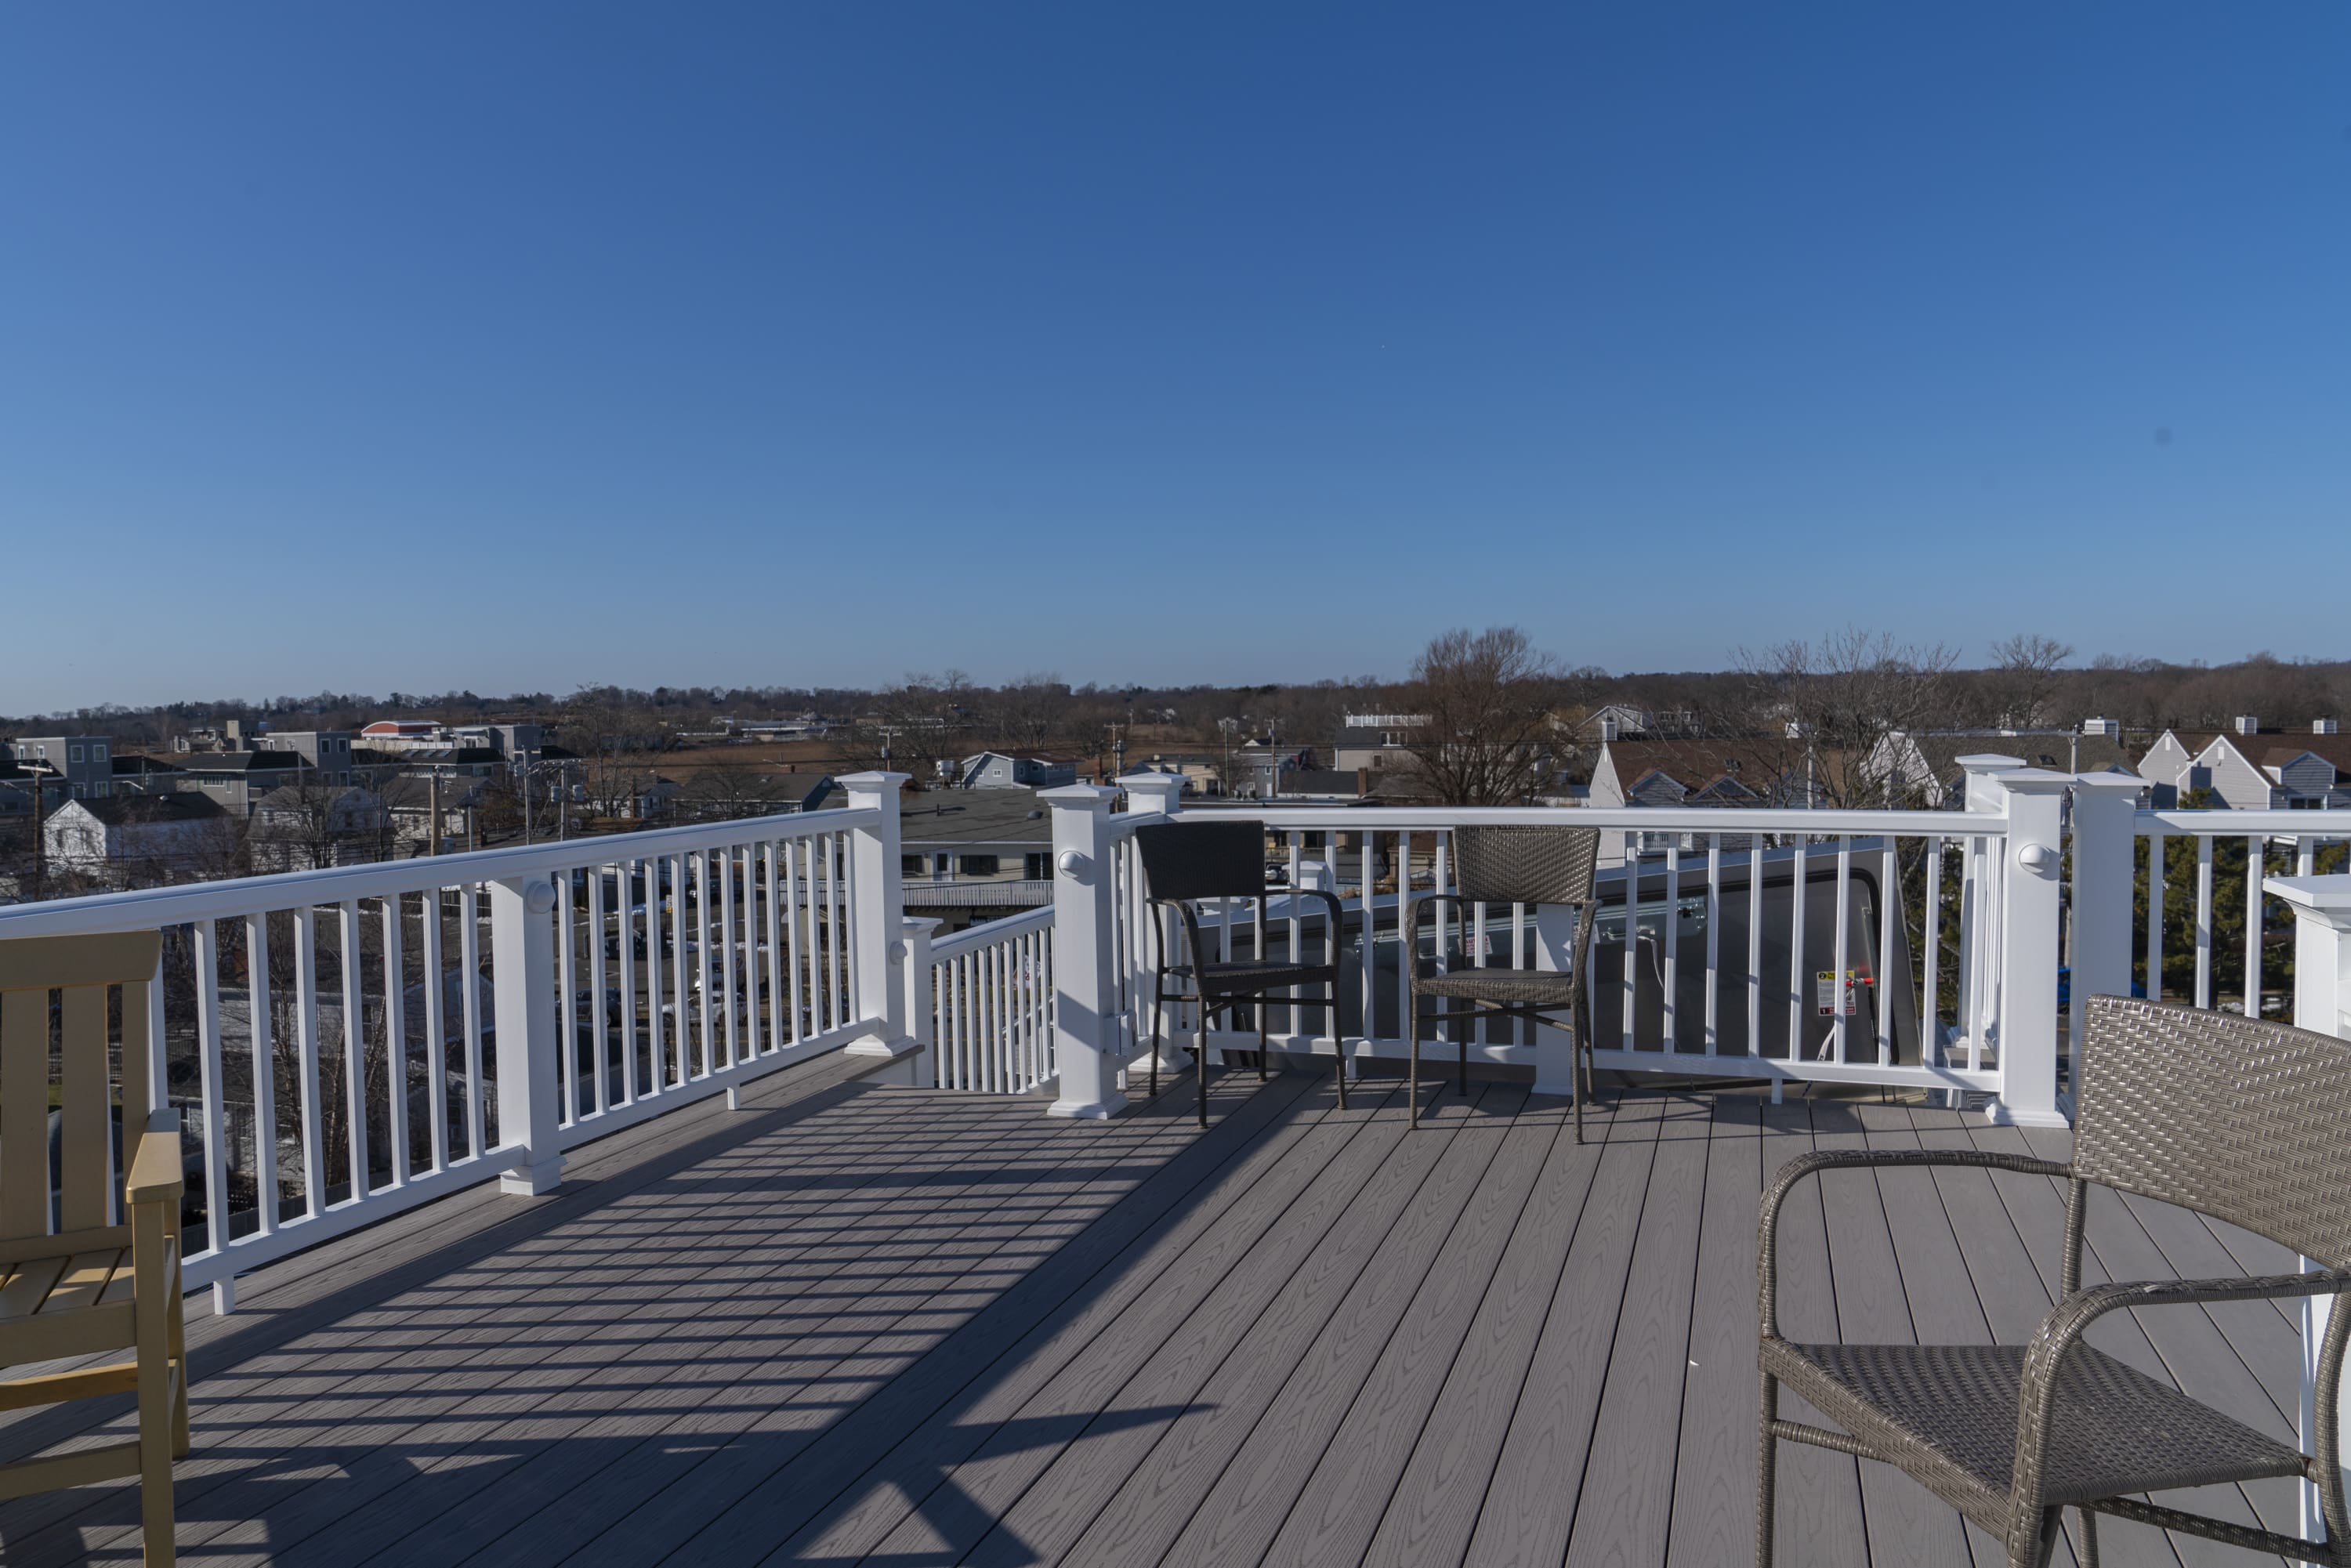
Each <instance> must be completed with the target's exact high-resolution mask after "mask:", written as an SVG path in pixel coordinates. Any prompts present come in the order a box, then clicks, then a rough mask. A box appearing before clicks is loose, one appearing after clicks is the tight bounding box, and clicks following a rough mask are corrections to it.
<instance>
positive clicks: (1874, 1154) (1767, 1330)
mask: <svg viewBox="0 0 2351 1568" xmlns="http://www.w3.org/2000/svg"><path fill="white" fill-rule="evenodd" d="M1854 1166H1979V1167H1982V1168H1988V1169H1991V1170H2002V1171H2015V1172H2017V1173H2018V1174H2020V1175H2022V1176H2072V1175H2073V1174H2074V1170H2073V1167H2072V1166H2063V1165H2059V1164H2057V1163H2056V1162H2055V1161H2053V1160H2036V1159H2034V1158H2032V1156H2030V1155H2002V1154H1995V1153H1992V1152H1991V1151H1989V1150H1984V1149H1823V1150H1818V1151H1815V1152H1814V1153H1813V1154H1809V1155H1797V1156H1796V1157H1795V1158H1794V1159H1792V1160H1790V1161H1789V1162H1788V1163H1787V1164H1786V1165H1784V1166H1781V1167H1780V1174H1779V1175H1778V1176H1774V1177H1773V1178H1772V1179H1771V1186H1769V1187H1767V1188H1765V1189H1764V1193H1763V1204H1762V1207H1761V1211H1760V1212H1759V1214H1758V1215H1757V1218H1756V1229H1757V1234H1756V1253H1755V1256H1756V1263H1757V1269H1756V1275H1757V1279H1758V1281H1759V1285H1758V1295H1759V1297H1760V1300H1759V1301H1758V1302H1757V1306H1756V1316H1757V1319H1758V1321H1759V1322H1761V1325H1762V1332H1763V1334H1764V1336H1765V1337H1766V1338H1776V1337H1777V1336H1778V1334H1779V1333H1780V1308H1779V1291H1778V1285H1779V1280H1780V1260H1779V1247H1780V1206H1781V1205H1782V1204H1783V1203H1785V1202H1787V1200H1788V1194H1789V1193H1790V1192H1792V1191H1793V1190H1794V1188H1795V1186H1796V1184H1797V1183H1799V1182H1801V1181H1802V1180H1803V1179H1804V1178H1805V1177H1806V1176H1817V1175H1819V1174H1820V1173H1821V1172H1823V1171H1825V1170H1840V1169H1847V1168H1851V1167H1854Z"/></svg>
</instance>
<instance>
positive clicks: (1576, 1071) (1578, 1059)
mask: <svg viewBox="0 0 2351 1568" xmlns="http://www.w3.org/2000/svg"><path fill="white" fill-rule="evenodd" d="M1568 1049H1569V1050H1571V1051H1575V1056H1574V1058H1573V1061H1574V1065H1573V1067H1571V1068H1570V1069H1569V1070H1568V1074H1567V1078H1568V1086H1569V1087H1570V1088H1572V1089H1573V1090H1574V1091H1575V1141H1576V1142H1577V1143H1579V1144H1580V1143H1582V1142H1583V1102H1584V1098H1585V1096H1586V1095H1587V1094H1589V1092H1591V1084H1590V1083H1589V1082H1586V1081H1585V1080H1584V1078H1583V1051H1581V1050H1579V1049H1577V1048H1576V1047H1575V1046H1574V1045H1573V1043H1572V1042H1571V1044H1570V1045H1569V1047H1568Z"/></svg>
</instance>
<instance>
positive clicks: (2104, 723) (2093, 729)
mask: <svg viewBox="0 0 2351 1568" xmlns="http://www.w3.org/2000/svg"><path fill="white" fill-rule="evenodd" d="M2082 733H2083V734H2084V735H2102V736H2105V737H2106V738H2107V739H2109V740H2116V739H2120V738H2121V737H2122V733H2123V721H2122V720H2120V719H2118V718H2085V719H2084V720H2083V721H2082Z"/></svg>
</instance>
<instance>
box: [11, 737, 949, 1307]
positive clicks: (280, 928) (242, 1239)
mask: <svg viewBox="0 0 2351 1568" xmlns="http://www.w3.org/2000/svg"><path fill="white" fill-rule="evenodd" d="M845 782H847V783H848V784H849V785H850V787H851V789H852V797H851V798H852V805H851V806H850V807H848V808H845V809H842V810H831V811H820V812H812V813H807V814H801V815H792V816H783V817H767V818H758V819H753V820H749V821H735V822H724V823H711V824H696V825H693V826H689V827H681V828H671V829H664V830H659V831H652V832H644V833H633V834H625V835H620V836H616V837H611V838H603V839H591V840H574V841H568V842H561V843H552V844H539V845H534V846H528V847H519V848H507V849H497V850H486V851H479V852H472V853H466V854H455V855H444V856H437V857H427V858H421V859H417V860H411V861H402V862H390V863H385V864H378V865H368V866H357V867H347V868H336V869H329V870H319V871H308V872H293V873H284V874H280V875H274V876H261V877H247V878H241V879H236V880H233V881H225V882H215V883H195V884H191V885H184V886H178V887H169V888H158V889H150V890H143V891H139V892H132V893H121V894H99V895H96V896H93V897H88V898H76V899H67V900H57V901H51V902H46V903H37V904H19V905H13V906H8V907H5V908H0V939H7V938H12V937H19V936H70V935H76V934H87V933H95V932H103V931H120V930H161V931H162V933H163V937H164V941H163V956H162V961H161V964H160V965H159V968H158V973H157V976H156V981H155V983H154V984H153V985H152V986H151V987H150V988H149V997H150V1001H149V1009H150V1019H149V1028H148V1030H146V1038H147V1040H148V1041H149V1050H150V1051H151V1053H152V1061H151V1062H150V1064H149V1065H150V1071H152V1074H153V1076H154V1078H155V1080H156V1081H157V1082H162V1083H163V1084H164V1085H165V1090H166V1093H167V1095H168V1097H169V1099H170V1101H171V1103H173V1104H174V1105H176V1106H178V1107H180V1108H181V1109H183V1111H184V1112H185V1113H186V1115H185V1119H184V1122H183V1125H184V1126H185V1128H186V1129H187V1133H186V1136H187V1138H188V1140H189V1163H190V1176H191V1180H190V1183H189V1188H190V1198H189V1205H190V1210H191V1212H190V1215H189V1219H188V1224H189V1237H190V1253H189V1257H188V1260H187V1265H186V1277H187V1280H188V1282H189V1283H190V1285H191V1286H193V1285H197V1284H203V1283H205V1282H214V1283H216V1284H218V1285H220V1286H222V1287H223V1288H222V1290H221V1292H220V1293H221V1296H222V1300H223V1301H224V1304H225V1303H226V1301H227V1300H228V1297H229V1292H228V1291H227V1290H226V1288H225V1287H226V1284H227V1282H228V1281H232V1280H233V1279H234V1277H235V1275H236V1274H238V1273H240V1272H244V1271H246V1270H251V1269H254V1268H256V1267H257V1266H259V1265H260V1264H262V1263H265V1262H267V1261H269V1260H272V1259H274V1258H277V1257H281V1256H283V1255H285V1254H286V1253H287V1252H290V1251H293V1250H295V1249H298V1248H301V1247H305V1246H308V1245H310V1244H312V1243H314V1242H316V1241H319V1240H323V1239H327V1238H329V1237H330V1236H333V1235H336V1234H340V1233H341V1232H343V1231H345V1230H349V1229H350V1228H354V1227H356V1226H359V1225H363V1224H367V1223H370V1222H371V1221H372V1220H374V1219H376V1218H381V1217H382V1216H384V1215H386V1214H390V1213H392V1212H395V1211H397V1210H399V1209H401V1208H404V1207H409V1206H411V1205H413V1204H416V1203H420V1202H423V1201H426V1200H428V1199H431V1198H433V1197H439V1196H441V1195H443V1194H445V1193H449V1192H453V1191H455V1190H458V1189H459V1188H462V1187H465V1186H471V1185H473V1184H475V1183H476V1182H480V1181H484V1180H486V1179H488V1178H490V1177H492V1176H498V1177H502V1178H504V1181H505V1183H506V1185H507V1186H508V1188H509V1189H510V1190H518V1191H528V1192H538V1191H544V1190H547V1189H548V1188H549V1187H550V1186H554V1185H555V1183H556V1182H557V1180H558V1179H559V1172H560V1170H561V1166H562V1151H563V1150H564V1149H566V1148H569V1147H570V1146H572V1145H577V1144H580V1143H582V1142H585V1141H587V1140H588V1139H590V1138H594V1137H598V1136H601V1135H602V1134H605V1133H608V1132H611V1131H615V1130H617V1129H619V1128H621V1127H623V1126H626V1125H629V1124H632V1123H633V1122H636V1121H639V1120H642V1119H643V1118H645V1117H647V1116H651V1115H657V1114H659V1113H662V1112H663V1111H664V1110H669V1109H673V1108H675V1107H677V1106H681V1105H684V1104H688V1103H693V1102H695V1101H697V1100H700V1099H703V1098H705V1097H706V1096H708V1095H711V1094H715V1093H718V1092H722V1091H726V1092H732V1091H734V1090H736V1089H737V1088H739V1086H740V1085H741V1084H742V1083H744V1082H747V1081H748V1080H750V1079H752V1078H755V1077H757V1076H759V1075H761V1074H763V1073H766V1072H768V1071H774V1070H775V1069H777V1068H778V1067H781V1066H784V1065H787V1064H788V1063H789V1062H792V1061H799V1060H801V1059H803V1058H805V1057H807V1056H810V1055H812V1054H814V1053H816V1052H819V1051H827V1050H831V1049H835V1048H840V1047H844V1046H846V1047H850V1048H851V1049H855V1050H871V1051H878V1052H881V1053H884V1054H896V1053H897V1052H898V1051H899V1050H900V1048H901V1044H902V1042H903V1041H904V1035H905V1029H904V1016H903V1011H902V1009H901V1007H900V1005H899V1002H898V1000H897V999H896V998H895V997H894V993H893V990H892V988H891V987H890V986H889V983H888V979H887V973H888V969H889V967H890V964H891V961H892V956H891V954H890V952H889V950H888V948H887V945H886V943H884V942H882V941H881V940H879V938H880V937H881V936H883V934H885V933H887V932H888V931H890V929H891V926H890V925H889V921H890V920H892V919H894V917H895V916H896V914H897V910H896V904H897V902H898V892H899V889H898V882H897V876H896V872H897V866H898V851H897V844H896V841H897V836H898V811H897V801H896V794H897V789H896V782H897V780H896V777H895V776H893V775H863V776H859V777H857V778H855V779H850V780H846V781H845ZM853 1042H854V1043H853ZM908 1049H910V1048H908ZM199 1210H200V1211H201V1212H200V1213H199V1212H198V1211H199Z"/></svg>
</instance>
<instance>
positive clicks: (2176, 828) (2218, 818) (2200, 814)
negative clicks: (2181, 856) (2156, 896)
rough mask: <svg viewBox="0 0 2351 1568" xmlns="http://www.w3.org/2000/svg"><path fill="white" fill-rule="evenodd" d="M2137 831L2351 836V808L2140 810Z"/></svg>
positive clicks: (2239, 835)
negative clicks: (2332, 809)
mask: <svg viewBox="0 0 2351 1568" xmlns="http://www.w3.org/2000/svg"><path fill="white" fill-rule="evenodd" d="M2135 831H2137V832H2140V833H2143V834H2144V833H2183V834H2193V835H2196V836H2199V837H2204V838H2221V839H2237V838H2251V837H2252V835H2254V834H2255V833H2297V834H2307V835H2309V836H2311V837H2313V838H2320V839H2351V811H2293V810H2268V811H2242V810H2230V809H2228V808H2226V807H2216V808H2213V809H2210V810H2160V811H2140V812H2139V813H2138V814H2137V821H2136V829H2135Z"/></svg>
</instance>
